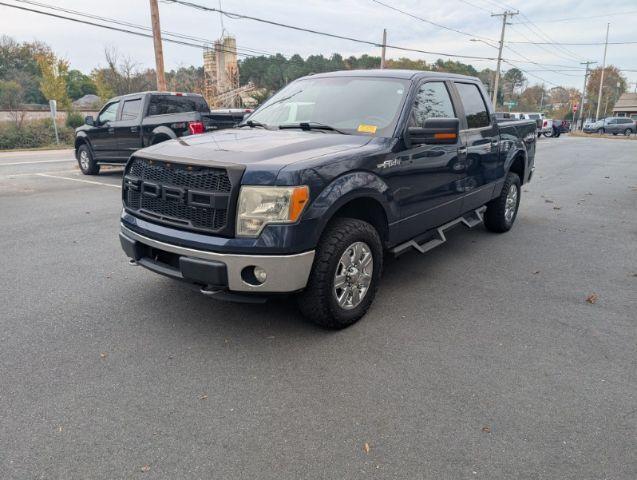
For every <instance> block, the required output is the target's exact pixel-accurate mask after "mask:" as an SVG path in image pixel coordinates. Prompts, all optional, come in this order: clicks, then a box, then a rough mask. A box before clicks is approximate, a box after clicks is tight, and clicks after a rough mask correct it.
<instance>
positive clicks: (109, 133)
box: [89, 100, 120, 160]
mask: <svg viewBox="0 0 637 480" xmlns="http://www.w3.org/2000/svg"><path fill="white" fill-rule="evenodd" d="M119 103H120V102H119V100H116V101H114V102H110V103H107V104H106V105H104V108H102V111H101V112H100V113H99V115H98V116H97V119H96V120H95V126H94V127H93V128H92V129H91V130H90V132H89V139H90V141H91V145H92V147H93V153H94V154H95V158H96V160H105V159H111V158H115V157H117V139H116V138H115V128H114V126H113V124H114V122H115V120H116V119H117V110H118V109H119Z"/></svg>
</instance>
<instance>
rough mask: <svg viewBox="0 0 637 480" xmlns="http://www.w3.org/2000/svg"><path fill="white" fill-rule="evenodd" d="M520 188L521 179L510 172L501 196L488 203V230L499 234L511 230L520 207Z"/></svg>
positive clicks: (486, 224) (485, 220)
mask: <svg viewBox="0 0 637 480" xmlns="http://www.w3.org/2000/svg"><path fill="white" fill-rule="evenodd" d="M520 186H521V182H520V177H518V175H517V174H515V173H511V172H510V173H509V174H508V175H507V178H506V180H505V181H504V185H503V186H502V192H501V193H500V196H499V197H498V198H495V199H493V200H491V201H490V202H489V203H487V211H486V213H485V215H484V225H485V226H486V227H487V229H488V230H491V231H492V232H497V233H503V232H508V231H509V230H511V227H512V226H513V222H515V218H516V217H517V215H518V207H519V206H520V192H521V189H520Z"/></svg>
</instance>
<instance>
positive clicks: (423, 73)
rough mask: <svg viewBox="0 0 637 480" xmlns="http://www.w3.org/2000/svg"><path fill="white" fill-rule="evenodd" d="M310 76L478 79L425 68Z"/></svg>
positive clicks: (344, 71) (354, 71)
mask: <svg viewBox="0 0 637 480" xmlns="http://www.w3.org/2000/svg"><path fill="white" fill-rule="evenodd" d="M311 76H312V77H383V78H402V79H405V80H411V79H414V78H430V77H431V78H451V79H458V80H467V79H470V80H474V81H480V80H479V79H478V78H476V77H469V76H467V75H458V74H456V73H447V72H429V71H427V70H392V69H389V68H385V69H372V70H338V71H336V72H325V73H315V74H313V75H311Z"/></svg>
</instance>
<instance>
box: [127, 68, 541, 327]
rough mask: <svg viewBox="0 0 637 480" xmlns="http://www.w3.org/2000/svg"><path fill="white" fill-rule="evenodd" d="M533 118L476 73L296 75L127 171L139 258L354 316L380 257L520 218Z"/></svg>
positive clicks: (222, 291) (211, 289)
mask: <svg viewBox="0 0 637 480" xmlns="http://www.w3.org/2000/svg"><path fill="white" fill-rule="evenodd" d="M535 130H536V123H535V121H534V120H519V121H502V122H500V123H498V122H497V121H496V117H495V113H494V111H493V109H492V107H491V105H490V103H489V101H488V97H487V95H486V93H485V91H484V89H483V87H482V84H481V83H480V81H479V80H478V79H477V78H472V77H466V76H460V75H453V74H446V73H433V72H417V71H404V70H367V71H343V72H333V73H323V74H317V75H311V76H308V77H304V78H301V79H299V80H296V81H294V82H293V83H291V84H289V85H287V86H286V87H284V88H283V89H282V90H281V91H279V92H278V93H277V94H275V95H274V96H273V97H271V98H270V99H269V100H268V101H267V102H265V103H264V104H263V105H262V106H261V107H259V108H258V109H257V110H256V111H255V112H254V113H253V114H252V115H251V116H250V117H249V118H248V119H247V120H245V121H244V122H243V123H241V124H240V125H239V126H238V127H237V128H234V129H229V130H222V131H218V132H212V133H209V134H205V135H197V136H193V137H182V138H178V139H176V140H172V141H168V142H164V143H162V144H159V145H156V146H152V147H148V148H145V149H143V150H140V151H138V152H136V153H134V154H133V155H132V156H131V158H130V160H129V161H128V163H127V165H126V168H125V171H124V179H123V193H122V195H123V207H124V208H123V211H122V215H121V232H120V240H121V243H122V247H123V249H124V251H125V252H126V254H127V255H128V256H129V257H130V258H131V263H132V264H137V265H141V266H143V267H146V268H147V269H149V270H152V271H154V272H157V273H160V274H163V275H166V276H169V277H172V278H175V279H179V280H183V281H186V282H189V283H190V284H193V285H196V286H197V287H198V288H200V290H201V292H202V293H204V294H206V295H210V296H212V297H219V298H226V299H236V300H248V301H257V300H261V299H262V298H264V297H267V296H271V295H277V294H290V293H295V294H297V297H298V299H299V307H300V309H301V311H302V313H304V315H306V316H307V317H309V318H310V319H311V320H313V321H314V322H316V323H318V324H320V325H322V326H324V327H328V328H343V327H346V326H348V325H351V324H352V323H354V322H356V321H357V320H358V319H360V318H361V317H362V316H363V315H364V314H365V313H366V311H367V310H368V308H369V307H370V305H371V303H372V301H373V299H374V296H375V293H376V289H377V287H378V284H379V281H380V276H381V271H382V268H383V256H385V255H387V254H393V255H398V254H400V253H403V252H405V251H407V250H409V249H412V248H414V249H416V250H418V251H420V252H425V251H427V250H429V249H430V248H432V247H435V246H436V245H439V244H440V243H442V242H444V240H445V235H444V232H445V230H446V229H448V228H450V227H452V226H454V225H457V224H461V223H462V224H465V225H467V226H470V227H471V226H474V225H477V224H478V223H481V222H482V221H484V224H485V226H486V228H487V229H489V230H490V231H493V232H506V231H508V230H509V229H510V228H511V226H512V225H513V222H514V221H515V218H516V214H517V211H518V205H519V203H520V197H521V185H522V184H523V183H525V182H528V181H529V180H530V179H531V176H532V174H533V169H534V165H533V161H534V155H535V147H536V135H535Z"/></svg>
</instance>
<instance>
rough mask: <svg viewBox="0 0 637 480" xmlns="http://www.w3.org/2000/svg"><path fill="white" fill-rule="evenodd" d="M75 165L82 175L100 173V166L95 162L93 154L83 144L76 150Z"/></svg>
mask: <svg viewBox="0 0 637 480" xmlns="http://www.w3.org/2000/svg"><path fill="white" fill-rule="evenodd" d="M77 163H78V165H79V166H80V170H81V171H82V173H83V174H84V175H97V174H98V173H100V166H99V165H98V163H97V162H96V161H95V158H94V157H93V152H91V149H90V148H89V146H88V145H87V144H85V143H84V144H82V145H80V148H78V149H77Z"/></svg>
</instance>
